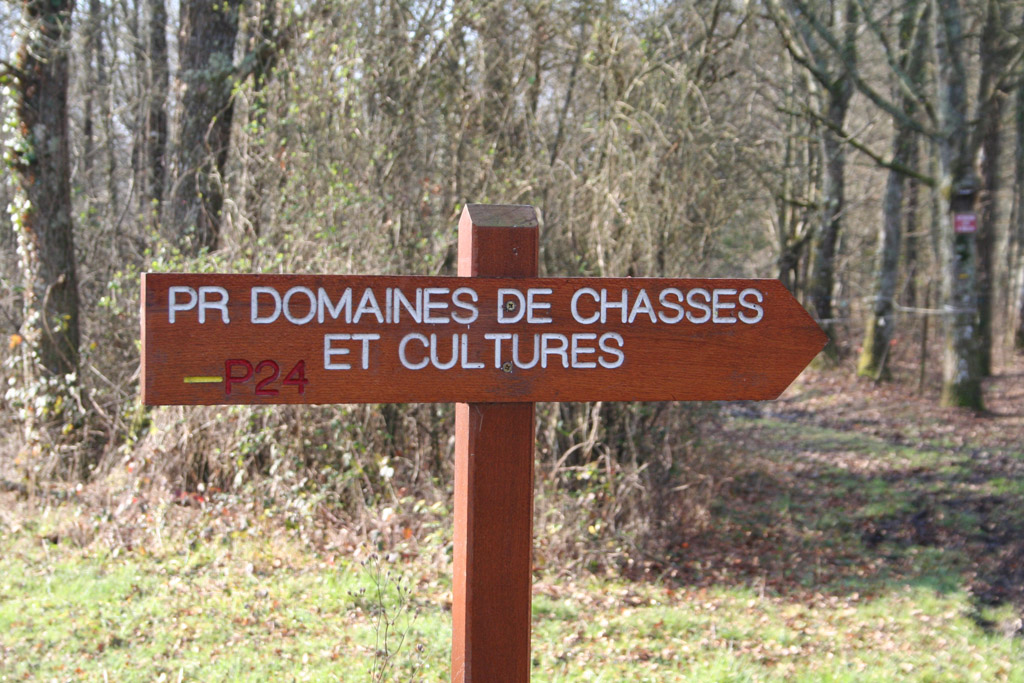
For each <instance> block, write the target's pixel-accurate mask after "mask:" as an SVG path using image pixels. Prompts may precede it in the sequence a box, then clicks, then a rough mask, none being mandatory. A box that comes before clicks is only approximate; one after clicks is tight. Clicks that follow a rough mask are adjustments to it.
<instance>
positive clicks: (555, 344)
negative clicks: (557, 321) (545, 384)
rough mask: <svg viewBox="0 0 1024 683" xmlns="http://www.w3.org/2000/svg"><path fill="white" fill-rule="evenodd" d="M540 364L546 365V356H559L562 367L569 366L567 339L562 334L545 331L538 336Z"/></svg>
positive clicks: (545, 366) (543, 366) (544, 366)
mask: <svg viewBox="0 0 1024 683" xmlns="http://www.w3.org/2000/svg"><path fill="white" fill-rule="evenodd" d="M540 349H541V350H540V366H541V367H542V368H547V367H548V356H561V357H562V367H563V368H567V367H569V353H568V351H569V340H568V339H566V338H565V335H564V334H557V333H554V332H545V333H544V334H542V335H541V337H540Z"/></svg>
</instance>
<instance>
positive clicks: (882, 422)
mask: <svg viewBox="0 0 1024 683" xmlns="http://www.w3.org/2000/svg"><path fill="white" fill-rule="evenodd" d="M936 398H937V389H936V388H934V387H932V388H929V390H928V391H926V392H925V393H924V395H923V396H918V395H917V394H916V392H915V391H914V390H913V388H910V387H908V386H906V385H902V384H895V383H893V384H881V385H876V384H874V383H872V382H865V381H858V380H855V379H853V378H852V373H850V372H848V371H846V370H845V369H844V371H843V372H842V373H840V372H809V373H806V375H805V376H804V377H803V378H801V380H800V381H799V382H797V383H796V384H795V385H794V386H793V387H791V388H790V389H789V390H788V391H787V393H786V394H785V395H784V396H783V398H782V399H780V400H779V401H776V402H771V403H738V404H730V405H727V406H725V408H724V416H723V419H722V421H721V423H720V424H719V425H718V426H717V427H716V428H715V433H714V434H711V435H709V436H710V437H713V438H715V439H718V440H720V441H721V442H723V443H728V444H729V446H728V448H729V451H730V452H729V455H730V456H731V458H732V459H734V460H735V462H736V464H737V465H738V466H737V467H736V468H735V470H736V474H735V476H734V477H733V478H732V479H731V481H729V482H728V484H727V485H725V486H724V487H723V491H722V495H721V496H720V498H719V501H718V503H717V504H716V509H714V510H713V513H714V514H713V515H712V521H711V522H710V525H709V527H708V528H707V530H705V531H703V532H701V533H699V534H696V535H693V536H691V537H690V538H688V540H687V541H686V542H685V543H684V544H683V546H684V547H681V548H680V549H679V551H678V553H676V555H675V557H674V560H675V562H673V568H672V569H671V570H670V571H669V574H675V575H678V578H679V579H680V580H683V581H692V582H697V583H707V584H710V583H720V582H726V583H732V582H744V583H748V584H751V585H755V586H760V587H761V588H762V589H763V590H765V591H772V592H777V593H780V594H791V593H794V592H796V593H800V592H806V593H808V594H824V595H836V594H850V593H853V592H856V593H859V594H862V595H863V594H871V593H872V592H874V591H879V590H883V589H884V590H889V589H890V588H891V586H892V584H893V582H902V583H907V584H914V585H926V586H932V587H934V588H935V589H936V590H939V591H948V590H955V589H961V588H965V587H966V588H967V589H969V590H970V591H971V592H972V595H973V597H974V599H975V600H976V601H978V603H979V604H999V603H1004V602H1013V603H1015V604H1016V605H1019V606H1022V607H1024V361H1020V360H1018V361H1017V362H1016V364H1015V365H1014V366H1012V367H1009V368H1004V369H1003V371H1001V372H1000V373H999V374H998V375H997V376H996V377H994V378H992V379H991V380H989V381H988V382H987V384H986V400H987V403H988V406H989V411H988V413H986V414H984V415H975V414H973V413H970V412H967V411H956V410H946V409H941V408H939V407H937V400H936Z"/></svg>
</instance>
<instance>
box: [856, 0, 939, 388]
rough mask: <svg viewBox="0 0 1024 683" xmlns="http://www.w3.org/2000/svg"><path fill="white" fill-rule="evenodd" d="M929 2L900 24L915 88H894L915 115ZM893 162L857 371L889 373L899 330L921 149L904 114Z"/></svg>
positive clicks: (902, 54) (911, 6)
mask: <svg viewBox="0 0 1024 683" xmlns="http://www.w3.org/2000/svg"><path fill="white" fill-rule="evenodd" d="M927 10H928V3H927V2H926V1H922V0H909V1H908V2H906V3H904V5H903V15H902V17H901V18H900V22H899V26H898V45H899V55H898V64H899V70H900V71H901V72H903V73H905V74H906V75H907V79H908V85H909V86H910V88H909V89H908V88H900V87H898V86H897V87H896V88H894V90H895V93H894V99H895V101H896V103H897V106H898V107H899V109H900V111H902V112H904V113H905V114H906V115H907V116H909V117H913V116H915V115H916V109H917V95H916V94H917V93H919V92H921V87H922V80H923V77H924V66H925V48H926V47H927V45H928V43H927V40H928V30H927V21H926V16H927ZM893 128H894V133H893V141H892V153H891V157H890V159H891V164H892V165H893V167H891V168H890V169H889V171H888V174H887V178H886V183H885V194H884V196H883V199H882V220H881V223H880V228H879V233H878V252H877V256H876V268H877V271H876V275H875V278H874V279H875V282H874V296H873V298H872V303H871V311H870V313H869V316H868V320H867V325H866V329H865V331H864V344H863V345H862V347H861V354H860V358H859V360H858V363H857V374H858V375H861V376H865V377H872V378H875V379H879V378H881V377H883V376H885V375H886V374H887V372H886V368H887V360H888V357H889V345H890V343H891V341H892V339H893V335H894V333H895V331H896V316H895V312H896V306H895V304H896V287H897V283H898V282H899V263H900V243H901V239H902V233H903V228H904V225H903V208H904V202H903V187H904V184H905V182H906V180H907V175H906V173H905V172H904V171H903V170H902V169H905V168H910V167H911V166H912V165H913V164H914V157H915V156H916V151H917V140H916V136H917V133H916V131H915V130H914V129H913V128H912V127H911V126H910V125H909V124H908V123H907V122H906V121H905V119H904V118H903V117H894V118H893Z"/></svg>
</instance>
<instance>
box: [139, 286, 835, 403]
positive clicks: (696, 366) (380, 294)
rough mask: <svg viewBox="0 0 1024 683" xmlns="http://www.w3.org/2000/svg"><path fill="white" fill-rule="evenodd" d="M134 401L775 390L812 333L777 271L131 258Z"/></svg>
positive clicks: (812, 346) (807, 357)
mask: <svg viewBox="0 0 1024 683" xmlns="http://www.w3.org/2000/svg"><path fill="white" fill-rule="evenodd" d="M142 295H143V299H142V300H143V310H142V318H143V324H142V326H143V338H142V346H143V364H142V386H143V401H144V402H145V403H146V404H150V405H158V404H217V403H395V402H401V403H406V402H408V403H425V402H520V401H523V402H536V401H638V400H639V401H683V400H686V401H691V400H737V399H772V398H775V397H777V396H778V395H779V394H780V393H781V392H782V391H783V390H784V389H785V388H786V387H787V386H788V385H789V384H790V382H791V381H792V380H793V379H794V378H795V377H796V376H797V375H798V374H799V373H800V371H801V370H803V368H804V367H805V366H806V365H807V364H808V363H809V362H810V361H811V360H812V359H813V358H814V356H815V355H816V354H817V353H818V352H819V351H820V350H821V349H822V348H823V347H824V345H825V342H826V337H825V335H824V334H823V333H822V332H821V330H820V329H819V328H818V326H817V325H816V324H815V323H814V321H813V320H812V319H811V317H810V316H809V315H808V314H807V313H806V312H805V311H804V309H803V308H802V307H801V306H800V304H799V303H798V302H797V301H796V300H795V299H793V297H792V296H791V295H790V294H789V292H788V291H787V290H786V289H785V288H784V287H783V286H782V284H780V283H779V282H778V281H777V280H754V279H749V280H745V279H664V278H651V279H648V278H528V279H489V278H456V277H415V276H402V277H388V276H330V275H196V274H170V273H164V274H156V273H149V274H146V275H144V276H143V280H142Z"/></svg>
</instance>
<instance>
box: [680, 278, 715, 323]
mask: <svg viewBox="0 0 1024 683" xmlns="http://www.w3.org/2000/svg"><path fill="white" fill-rule="evenodd" d="M698 296H702V297H704V303H700V302H699V301H694V298H695V297H698ZM686 303H687V304H689V306H690V308H696V309H697V310H699V311H704V315H703V316H700V317H697V316H695V315H694V314H693V311H687V312H686V317H687V319H688V320H689V321H690V322H691V323H694V324H697V325H700V324H702V323H706V322H707V321H709V320H711V307H710V306H708V304H709V303H711V294H709V293H708V290H706V289H703V288H701V287H697V288H695V289H691V290H690V291H689V292H687V293H686Z"/></svg>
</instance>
